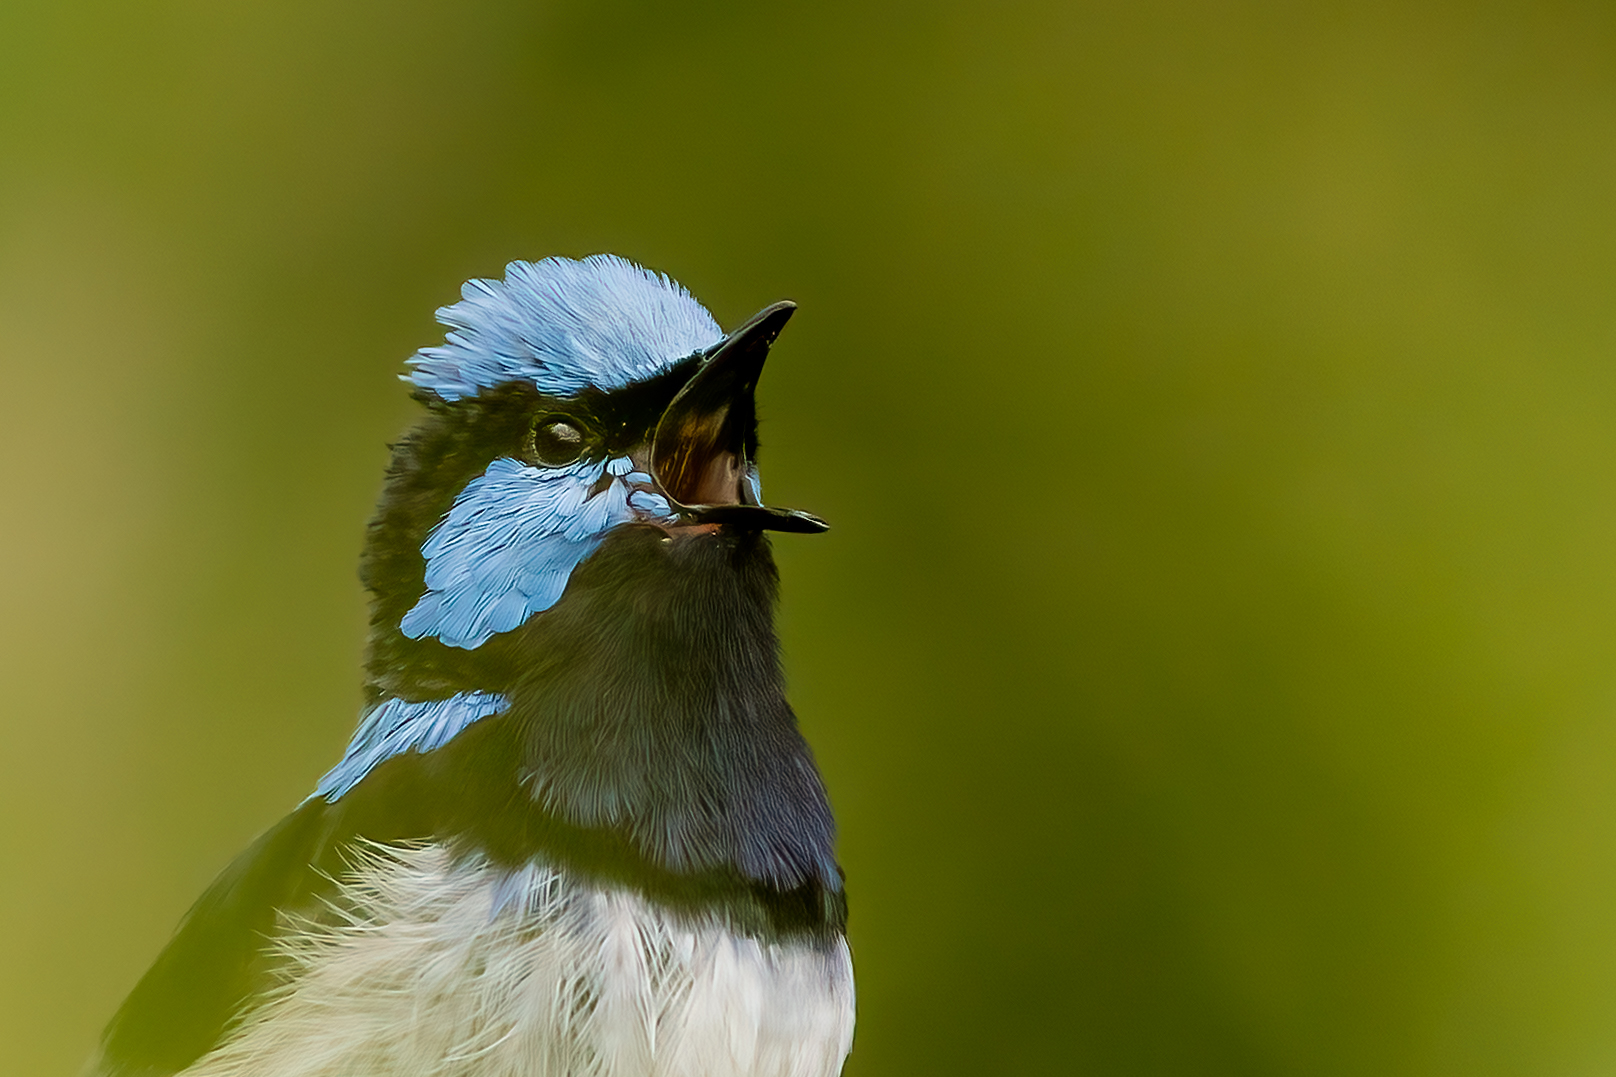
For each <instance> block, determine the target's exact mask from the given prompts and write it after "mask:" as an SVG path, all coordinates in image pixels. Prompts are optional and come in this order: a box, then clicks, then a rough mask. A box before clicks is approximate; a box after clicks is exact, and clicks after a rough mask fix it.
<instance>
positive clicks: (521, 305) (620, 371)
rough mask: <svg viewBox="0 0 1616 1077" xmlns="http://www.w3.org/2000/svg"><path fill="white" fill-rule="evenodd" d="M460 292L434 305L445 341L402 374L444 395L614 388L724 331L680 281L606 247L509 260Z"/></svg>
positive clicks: (663, 365)
mask: <svg viewBox="0 0 1616 1077" xmlns="http://www.w3.org/2000/svg"><path fill="white" fill-rule="evenodd" d="M460 294H461V295H462V296H463V298H462V299H461V300H460V302H458V303H456V304H454V305H453V306H449V307H443V308H441V309H440V310H439V311H438V321H440V322H442V323H443V324H444V325H447V326H448V327H449V328H450V330H451V332H450V333H449V336H448V339H447V340H446V341H445V342H444V343H443V344H442V345H440V346H438V347H435V348H423V349H421V350H420V351H419V352H417V353H416V354H415V356H414V357H413V358H411V359H410V360H409V363H410V365H411V366H412V367H413V368H414V369H413V370H411V371H410V373H409V374H407V375H405V380H407V381H409V382H410V383H411V384H413V385H415V386H416V387H417V388H420V389H424V390H426V391H428V392H431V393H435V394H436V395H437V396H439V397H441V398H442V399H444V400H447V401H451V402H452V401H456V400H462V399H465V398H466V397H471V396H476V395H477V394H478V393H479V392H480V391H482V390H483V389H491V388H493V387H495V386H497V385H503V384H505V383H507V382H519V381H525V382H529V383H531V384H532V385H534V386H535V387H536V388H537V389H538V390H539V391H540V392H542V393H548V394H550V395H553V396H571V395H573V394H575V393H577V392H579V391H581V390H583V389H585V388H588V387H590V386H594V387H595V388H597V389H603V390H608V391H609V390H611V389H618V388H622V387H623V386H625V385H627V384H629V383H630V382H633V381H638V380H639V379H641V378H647V377H651V376H653V375H655V374H658V373H660V372H661V371H663V370H665V369H667V368H668V367H669V366H671V365H673V364H674V363H676V362H678V361H679V360H681V359H683V358H685V357H686V356H689V355H691V354H693V353H695V352H698V351H701V350H703V349H706V348H709V347H711V346H712V345H714V344H716V343H718V341H719V340H720V339H722V337H723V335H724V334H723V331H722V330H721V329H719V327H718V323H717V322H716V321H714V320H713V316H712V315H711V314H709V313H708V312H707V308H705V307H703V306H702V305H701V304H700V303H698V302H696V300H695V299H693V298H692V297H691V295H690V293H689V292H687V291H685V290H684V288H682V287H680V286H679V285H678V284H677V283H675V282H674V281H672V280H669V279H668V278H667V277H665V276H663V275H662V274H660V273H653V272H651V271H650V270H647V269H642V268H641V267H639V266H637V265H635V264H634V263H633V262H630V261H628V260H626V259H623V258H619V257H617V256H616V255H611V254H593V255H590V256H589V257H588V258H585V259H583V260H582V261H576V262H575V261H573V260H572V259H570V258H546V259H544V260H543V261H540V262H512V263H511V264H510V265H508V266H506V267H505V279H504V280H471V281H467V282H466V284H465V287H463V288H462V289H461V293H460Z"/></svg>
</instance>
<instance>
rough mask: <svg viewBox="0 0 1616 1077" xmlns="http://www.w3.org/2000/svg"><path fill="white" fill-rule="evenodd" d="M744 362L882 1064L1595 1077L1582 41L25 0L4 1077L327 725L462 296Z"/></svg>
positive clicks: (463, 3) (73, 1042) (1071, 22)
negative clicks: (541, 305) (375, 522)
mask: <svg viewBox="0 0 1616 1077" xmlns="http://www.w3.org/2000/svg"><path fill="white" fill-rule="evenodd" d="M600 250H610V251H617V252H620V253H622V254H624V255H627V256H629V257H631V258H634V259H636V260H638V261H641V262H644V263H646V264H648V265H651V266H654V267H656V268H659V269H662V270H665V271H667V272H669V273H670V274H672V275H674V276H675V277H677V278H678V279H679V280H681V281H682V282H684V283H685V284H686V285H688V286H689V287H690V288H691V289H692V290H693V291H694V292H695V293H696V294H697V295H698V296H700V297H701V298H702V299H703V300H704V301H705V302H706V303H708V304H709V305H710V306H711V308H712V309H713V310H714V312H715V313H716V314H717V315H718V317H719V319H720V320H721V321H722V322H724V323H725V324H727V325H733V324H735V323H736V322H737V321H738V320H739V319H741V318H743V317H745V316H746V315H747V314H749V313H751V312H752V311H753V310H754V309H756V308H758V307H760V306H762V305H763V304H764V303H767V302H769V301H772V300H774V299H776V298H779V297H782V296H789V297H792V298H795V299H797V300H798V301H799V302H800V303H801V304H802V310H801V313H800V314H799V316H798V317H797V319H796V320H795V321H794V322H793V324H792V326H791V329H790V331H789V332H788V333H787V334H786V336H785V337H784V338H783V339H782V342H781V346H780V347H779V348H778V349H777V351H776V356H775V361H774V362H773V363H772V364H771V369H770V373H769V376H768V377H767V378H766V379H765V381H764V385H763V408H764V410H765V417H766V426H765V431H764V436H765V442H766V447H765V456H764V464H765V476H766V478H767V481H768V486H769V489H770V491H771V493H772V496H773V498H775V499H777V500H779V501H781V502H783V503H786V504H792V505H800V506H803V507H805V508H808V509H811V510H813V511H815V512H819V513H822V514H824V515H825V516H826V517H828V518H829V519H830V520H831V521H832V523H833V524H834V525H835V530H833V531H832V532H831V534H829V535H828V536H826V537H824V538H822V539H805V538H797V537H791V536H787V537H785V538H783V539H781V540H780V541H779V542H778V543H777V548H778V550H779V555H780V560H781V561H782V563H783V571H784V573H785V583H786V599H785V602H786V604H785V608H784V612H783V628H784V633H785V637H786V644H787V649H788V660H789V671H790V675H791V678H792V682H793V691H794V698H795V700H796V702H797V705H798V709H799V711H800V713H801V715H802V720H803V724H804V726H805V727H806V729H807V731H808V734H809V736H810V738H811V739H812V741H813V742H814V744H815V746H816V748H817V750H818V753H819V758H820V761H821V763H822V765H823V767H824V770H825V772H826V775H827V778H828V780H829V783H830V787H831V790H832V795H833V799H834V801H835V803H836V805H837V807H838V809H839V813H840V817H841V820H842V827H843V836H842V843H841V849H842V854H843V858H844V861H845V864H846V866H847V869H848V871H849V874H850V877H851V893H852V899H853V917H854V918H853V929H852V931H853V941H854V947H855V952H856V958H857V961H858V964H859V976H860V980H859V987H860V1023H859V1035H858V1042H857V1046H856V1048H855V1052H854V1056H853V1061H852V1062H851V1063H850V1065H849V1070H848V1072H849V1074H851V1075H854V1077H875V1075H899V1074H903V1075H907V1074H981V1073H1004V1074H1041V1073H1050V1074H1067V1073H1070V1074H1105V1075H1118V1074H1123V1075H1133V1074H1175V1075H1186V1074H1188V1075H1200V1074H1239V1075H1269V1074H1273V1075H1281V1074H1287V1075H1288V1074H1297V1075H1303V1074H1307V1075H1313V1074H1325V1075H1333V1074H1374V1075H1377V1077H1381V1075H1403V1074H1421V1075H1427V1074H1428V1075H1450V1074H1451V1075H1490V1074H1530V1075H1593V1074H1608V1073H1611V1072H1616V365H1613V364H1612V355H1613V353H1616V303H1613V302H1612V297H1613V291H1616V12H1613V9H1612V8H1611V7H1610V5H1609V4H1608V3H1591V2H1590V3H1581V4H1579V3H1554V2H1547V3H1545V2H1536V3H1532V4H1504V3H1485V2H1482V3H1470V4H1442V3H1425V2H1419V0H1412V2H1410V0H1403V2H1398V3H1389V2H1388V3H1380V4H1365V5H1354V6H1352V8H1351V10H1348V9H1347V6H1346V5H1306V4H1287V3H1278V2H1260V0H1253V2H1247V3H1221V4H1220V3H1212V4H1207V3H1195V2H1191V0H1155V2H1150V0H1147V2H1144V3H1136V4H1127V5H1124V4H1109V5H1108V4H1098V3H1057V2H1033V3H1009V2H1005V3H999V4H993V5H988V4H966V3H956V2H948V0H942V2H939V0H930V2H927V3H912V4H906V5H900V4H880V5H873V4H869V3H841V4H837V3H823V4H819V5H806V4H798V5H757V4H747V3H739V2H730V3H708V4H702V5H656V4H649V3H646V4H634V3H628V2H624V0H596V2H593V3H586V2H581V0H577V2H569V3H533V2H530V0H529V2H491V0H454V2H449V0H409V2H398V0H394V2H389V3H383V2H379V0H319V2H315V0H276V2H273V3H271V2H265V0H259V2H256V3H239V4H216V3H211V2H205V0H160V2H148V3H140V4H131V3H122V4H119V3H110V2H100V3H96V2H89V3H74V2H63V0H51V2H42V0H8V2H7V3H5V4H4V5H3V6H0V323H3V337H4V351H3V353H0V354H3V355H4V362H3V367H0V371H3V374H4V379H5V390H6V398H7V407H6V408H5V412H6V414H5V418H4V421H3V422H0V493H3V497H4V503H5V509H4V515H3V517H0V564H3V565H4V566H5V586H4V590H3V593H4V604H3V611H4V612H3V616H0V677H3V682H0V683H3V686H4V687H3V698H4V703H3V704H0V707H3V713H0V718H3V724H0V735H3V738H4V739H3V744H4V747H3V748H0V818H3V823H0V864H3V865H4V868H3V870H4V876H3V879H0V917H3V922H4V924H5V927H4V929H3V931H0V1055H3V1059H0V1072H5V1073H8V1074H9V1073H16V1074H45V1075H51V1074H61V1075H66V1074H69V1073H71V1072H72V1071H73V1070H74V1069H75V1068H76V1067H77V1065H78V1064H79V1062H80V1060H81V1059H82V1058H83V1056H84V1055H85V1054H86V1052H87V1051H88V1050H89V1048H90V1046H91V1043H92V1040H93V1037H94V1035H95V1034H96V1032H97V1030H98V1028H99V1026H100V1025H101V1023H102V1022H103V1021H104V1020H105V1019H106V1017H107V1016H108V1015H109V1014H110V1013H111V1011H112V1009H113V1008H114V1007H115V1005H116V1004H117V1002H118V1001H119V999H120V998H121V997H122V995H123V994H124V992H125V991H127V989H128V988H129V987H130V985H131V984H132V983H133V981H134V980H135V978H136V977H137V976H138V975H139V973H140V972H141V971H142V970H143V969H144V967H145V966H146V964H147V963H148V962H149V961H150V960H151V958H152V957H153V955H154V954H155V953H156V951H157V949H158V947H159V946H160V945H161V943H162V941H163V940H164V938H165V937H166V936H167V934H168V932H169V930H170V929H171V928H172V927H173V925H174V923H175V921H176V919H177V918H178V916H179V915H180V913H181V912H182V911H183V910H184V909H185V907H186V906H187V904H188V903H189V902H190V901H191V899H192V898H193V897H194V896H195V895H196V894H197V893H198V891H199V890H200V889H201V888H202V886H203V885H204V884H205V883H206V882H207V880H208V879H209V878H210V877H211V876H212V874H213V873H214V872H215V871H217V870H218V869H219V868H220V867H222V866H223V865H224V864H225V863H226V862H227V860H228V859H229V857H230V856H231V855H232V854H233V853H234V852H235V851H236V850H238V849H239V848H241V847H242V846H243V845H244V844H245V843H246V842H247V841H248V840H249V839H250V838H251V837H252V836H253V835H254V834H255V833H256V832H258V831H259V830H260V829H262V828H263V827H265V826H267V825H268V824H269V823H271V822H272V821H274V820H275V819H276V818H278V817H279V816H280V815H281V814H282V813H283V812H285V811H287V810H288V809H289V808H291V807H292V806H293V805H294V804H296V803H297V801H298V800H299V799H300V798H301V797H302V796H303V795H304V794H305V793H306V792H307V791H308V790H309V789H310V788H311V787H312V783H313V782H314V780H315V779H316V778H317V777H318V775H319V774H320V773H321V772H322V771H323V770H324V769H325V768H326V767H327V766H329V765H330V764H331V762H332V761H333V760H334V759H335V758H336V757H337V755H338V753H339V752H340V751H341V748H342V745H343V744H344V743H345V741H346V739H347V736H348V734H349V732H350V730H351V727H352V724H353V721H354V718H355V715H356V709H357V706H358V702H359V693H358V683H359V682H358V658H359V652H360V645H361V636H362V624H363V613H364V611H363V601H362V596H361V593H360V589H359V587H358V584H357V582H356V579H355V572H354V566H355V559H356V555H357V553H358V549H359V545H360V541H361V535H362V529H363V526H364V523H365V520H366V518H367V515H368V513H369V511H370V507H371V503H372V500H373V498H374V495H375V492H376V489H377V486H378V481H379V475H380V469H381V467H382V465H383V463H384V461H385V459H386V448H385V446H386V443H387V442H388V440H389V439H390V438H391V437H393V436H395V435H396V434H397V432H398V431H400V430H401V429H402V428H403V427H404V426H405V425H406V424H407V423H408V422H409V421H410V419H411V414H412V405H410V404H409V402H408V401H407V399H406V395H405V392H404V390H403V388H402V387H401V386H400V385H398V384H397V383H396V382H395V381H394V380H393V377H394V375H395V374H396V373H398V372H399V371H400V370H401V369H402V367H401V364H402V361H403V359H404V358H405V357H406V356H408V355H409V354H410V353H411V352H412V351H413V350H414V349H415V348H417V347H419V346H422V345H424V344H429V343H432V342H433V341H435V340H437V339H439V338H440V335H441V330H440V329H439V328H438V327H436V326H435V325H434V323H433V321H432V311H433V309H434V308H435V307H436V306H438V305H439V304H442V303H445V302H449V301H452V300H453V298H454V297H455V295H456V290H457V288H458V285H459V283H460V282H461V281H462V280H463V279H464V278H466V277H469V276H475V275H491V274H493V275H497V274H498V273H499V272H500V270H501V267H502V266H503V265H504V263H505V262H506V261H507V260H509V259H511V258H516V257H522V258H535V257H539V256H543V255H546V254H551V253H562V254H569V255H575V256H576V255H582V254H585V253H588V252H592V251H600Z"/></svg>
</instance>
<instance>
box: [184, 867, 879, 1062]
mask: <svg viewBox="0 0 1616 1077" xmlns="http://www.w3.org/2000/svg"><path fill="white" fill-rule="evenodd" d="M358 869H359V870H358V872H357V873H356V875H355V876H354V878H353V881H352V882H351V883H349V884H347V885H346V886H345V887H344V894H343V900H342V901H340V902H339V903H338V905H339V907H340V908H342V909H344V910H348V915H349V917H350V919H349V922H348V923H347V924H346V925H345V926H342V927H338V928H330V927H321V928H318V929H312V930H310V929H309V926H308V925H290V926H291V928H292V930H290V931H289V932H288V933H287V934H286V935H285V936H284V937H283V941H282V942H281V943H280V944H279V945H281V946H282V948H283V949H284V951H285V952H286V953H287V955H288V956H289V957H290V958H291V971H290V975H289V978H288V980H287V982H286V985H285V987H284V988H283V989H282V990H281V991H280V992H279V993H278V994H277V995H276V997H275V998H274V999H273V1000H272V1001H270V1002H268V1003H267V1004H265V1005H264V1006H263V1007H261V1008H260V1009H259V1010H258V1011H256V1013H255V1015H254V1016H253V1017H252V1018H251V1019H250V1020H249V1021H248V1022H247V1023H246V1024H245V1025H244V1026H243V1027H242V1028H241V1029H240V1030H238V1031H237V1033H236V1034H235V1035H234V1036H233V1037H232V1038H231V1039H229V1040H228V1041H227V1042H226V1043H225V1044H224V1045H222V1046H221V1047H219V1048H218V1049H217V1050H215V1051H213V1052H212V1053H210V1054H208V1055H206V1056H205V1057H203V1058H202V1059H201V1060H199V1061H198V1062H197V1063H196V1064H195V1065H194V1066H192V1067H191V1068H190V1069H187V1070H186V1071H185V1075H186V1077H316V1075H319V1077H339V1075H340V1077H427V1075H431V1077H561V1075H568V1077H584V1075H589V1077H832V1075H834V1074H837V1073H838V1072H840V1070H841V1066H842V1062H843V1060H844V1059H845V1057H846V1055H847V1052H848V1049H849V1047H850V1046H851V1044H852V1039H853V966H852V960H851V957H850V956H849V953H848V949H847V943H846V942H845V941H844V940H843V939H841V938H837V939H836V940H835V941H834V942H827V943H789V944H769V943H763V942H759V941H757V940H755V939H752V938H748V937H745V936H741V935H736V934H734V933H732V932H731V931H730V930H729V929H728V928H727V926H726V925H725V924H723V923H722V922H721V921H719V920H718V919H716V918H705V919H703V918H692V917H689V916H685V915H682V914H676V913H673V912H670V911H668V910H666V909H662V908H659V907H657V906H655V905H653V904H651V903H650V902H647V901H646V900H645V899H643V898H641V897H639V896H638V895H635V894H633V893H631V892H629V891H626V890H620V889H602V888H598V887H594V886H584V885H581V884H579V883H577V882H575V881H572V880H570V879H569V878H568V877H567V876H566V875H565V874H563V873H561V872H558V871H555V870H553V869H550V868H546V867H543V866H531V867H529V868H527V869H526V870H524V871H521V872H518V873H516V874H514V875H513V874H511V873H510V872H509V871H505V870H502V869H499V868H495V867H493V866H490V865H487V864H477V863H469V864H468V863H464V862H462V863H460V864H459V865H455V864H454V863H453V862H452V861H451V859H450V857H449V856H448V854H447V853H446V852H445V851H444V850H442V849H441V848H436V847H427V848H417V849H402V850H400V849H385V850H383V849H377V850H373V851H371V852H367V853H366V854H365V856H364V857H363V860H362V862H361V863H360V864H359V865H358Z"/></svg>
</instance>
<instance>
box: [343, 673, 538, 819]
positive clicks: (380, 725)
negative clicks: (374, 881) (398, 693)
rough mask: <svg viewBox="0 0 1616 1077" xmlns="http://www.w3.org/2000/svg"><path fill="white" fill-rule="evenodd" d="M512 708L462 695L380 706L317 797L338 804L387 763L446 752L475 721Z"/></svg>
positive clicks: (487, 695)
mask: <svg viewBox="0 0 1616 1077" xmlns="http://www.w3.org/2000/svg"><path fill="white" fill-rule="evenodd" d="M510 705H511V704H510V700H508V699H506V698H505V697H504V696H501V695H495V694H494V693H492V692H462V693H460V694H459V695H457V696H450V697H449V698H448V699H432V700H428V701H426V702H424V703H407V702H405V701H404V700H402V699H389V700H387V701H386V702H384V703H379V704H377V705H376V706H375V707H372V708H371V710H370V712H369V713H368V714H366V715H365V717H364V718H363V719H362V720H361V721H360V723H359V729H358V730H357V731H356V732H355V733H354V735H353V740H352V741H350V742H349V744H348V750H347V751H346V752H344V753H343V756H342V762H340V763H338V764H337V765H336V766H334V767H332V768H331V769H330V770H329V771H327V772H326V775H325V777H323V778H321V779H320V784H318V785H316V786H315V787H314V795H315V796H317V797H324V798H325V799H326V800H327V801H329V802H331V803H335V802H336V801H337V799H338V798H339V797H341V796H342V795H343V794H345V793H347V792H348V790H350V789H352V788H353V787H354V786H356V785H358V784H359V782H360V780H361V779H363V778H364V776H365V775H366V774H369V773H370V771H371V769H372V768H373V767H375V766H376V764H378V763H380V762H382V761H383V760H385V759H390V758H392V757H393V756H395V755H403V754H404V753H405V752H412V751H413V752H430V751H431V750H432V749H434V748H441V747H442V746H443V745H445V744H447V743H449V741H451V740H453V739H454V737H455V735H456V734H457V733H459V732H460V731H461V730H462V729H465V728H466V727H467V726H469V725H470V724H471V723H473V722H475V721H477V720H478V719H480V718H487V717H489V716H490V715H494V714H499V713H500V712H501V711H504V710H506V709H507V708H508V707H510Z"/></svg>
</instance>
